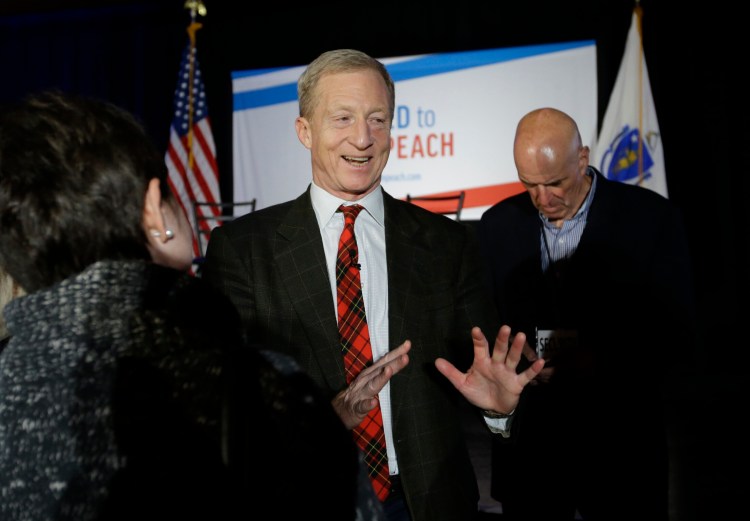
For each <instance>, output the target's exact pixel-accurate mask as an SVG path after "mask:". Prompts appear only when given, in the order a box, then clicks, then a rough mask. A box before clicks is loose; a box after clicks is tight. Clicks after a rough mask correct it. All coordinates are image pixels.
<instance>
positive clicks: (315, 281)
mask: <svg viewBox="0 0 750 521" xmlns="http://www.w3.org/2000/svg"><path fill="white" fill-rule="evenodd" d="M383 198H384V208H385V234H386V250H387V257H388V258H387V264H388V288H389V290H388V305H389V316H388V320H389V331H390V333H389V336H390V338H389V340H388V344H389V346H390V348H391V349H393V348H395V347H397V346H398V345H400V344H401V343H402V342H403V341H404V340H406V339H409V340H411V341H412V346H413V347H412V350H411V352H410V353H409V356H410V362H409V365H408V366H407V367H406V368H405V369H404V370H403V371H401V372H400V373H398V374H396V375H395V376H394V377H393V378H392V380H391V406H392V422H393V434H394V438H395V444H396V447H395V448H396V452H397V455H398V462H399V471H400V476H401V481H402V485H403V488H404V491H405V495H406V498H407V502H408V504H409V507H410V510H411V513H412V517H413V519H414V521H440V520H461V521H465V520H467V519H471V516H472V515H474V513H475V512H476V510H477V501H478V498H479V494H478V489H477V483H476V478H475V475H474V471H473V469H472V466H471V461H470V459H469V454H468V451H467V448H466V444H465V440H464V438H463V431H462V424H461V419H460V415H459V404H460V402H459V400H463V398H462V397H461V396H460V394H459V393H458V392H457V391H456V390H455V389H454V388H453V386H452V385H451V384H450V382H449V381H448V380H447V379H446V378H445V377H443V376H442V375H441V374H440V373H438V372H437V370H436V369H435V366H434V361H435V359H436V358H437V357H445V358H447V359H449V360H451V361H453V362H454V363H456V364H457V365H458V366H460V367H462V368H463V369H465V368H466V367H467V365H466V364H467V363H468V362H469V361H470V360H471V358H472V357H473V349H472V343H471V336H470V329H471V327H472V326H475V325H478V326H480V327H483V328H484V330H485V332H486V333H487V334H488V336H490V337H492V338H494V336H495V334H496V332H497V331H496V327H497V326H496V325H495V323H492V322H491V318H486V317H488V313H489V317H491V316H492V314H491V311H490V310H491V305H490V303H489V300H488V298H487V297H486V295H485V293H484V289H485V288H483V287H482V285H481V277H480V271H479V268H478V266H479V265H478V255H477V252H478V250H477V248H476V243H475V240H474V236H473V234H472V231H471V230H470V229H469V228H467V227H466V226H465V225H463V224H460V223H456V222H454V221H452V220H451V219H449V218H446V217H444V216H440V215H436V214H433V213H430V212H428V211H425V210H423V209H421V208H419V207H417V206H416V205H413V204H409V203H406V202H404V201H398V200H396V199H394V198H393V197H391V196H389V195H388V194H386V193H384V194H383ZM203 276H204V277H205V278H206V279H207V280H208V281H209V282H210V283H211V284H213V285H215V286H216V287H218V288H219V289H220V290H221V291H222V292H223V293H225V294H226V295H228V296H229V298H230V299H231V300H232V301H233V302H234V304H235V306H236V307H237V309H238V310H239V312H240V315H241V317H242V320H243V322H244V323H245V325H246V328H247V330H248V332H249V334H250V335H252V336H253V339H254V340H255V341H257V342H258V343H261V344H265V345H272V346H274V347H275V348H277V349H279V350H281V351H282V352H284V353H286V354H288V355H290V356H292V357H294V358H295V359H296V360H297V361H298V362H299V363H300V365H301V366H302V367H303V369H304V370H305V371H306V372H307V373H308V374H309V375H311V376H312V378H313V379H314V380H315V381H316V382H317V383H318V384H319V385H320V386H321V387H322V388H323V389H324V390H325V391H326V392H327V393H328V394H329V396H330V397H331V398H332V397H333V396H334V395H335V394H336V393H338V392H339V391H341V390H342V389H344V387H345V386H346V381H345V376H344V366H343V358H342V354H341V346H340V343H339V336H338V326H337V319H336V316H335V313H334V307H333V305H332V303H333V295H332V294H331V281H330V280H329V276H328V271H327V269H326V265H325V255H324V251H323V243H322V239H321V235H320V231H319V228H318V224H317V221H316V219H315V214H314V211H313V207H312V202H311V199H310V194H309V190H308V191H307V192H305V193H304V194H303V195H301V196H300V197H299V198H297V199H296V200H294V201H289V202H286V203H283V204H280V205H276V206H272V207H269V208H265V209H262V210H259V211H256V212H254V213H251V214H248V215H246V216H243V217H240V218H237V219H235V220H234V221H232V222H231V223H228V224H227V225H224V226H222V227H221V228H217V229H215V230H214V231H213V235H212V237H211V240H210V242H209V246H208V251H207V255H206V264H205V266H204V274H203ZM488 322H490V323H489V324H488Z"/></svg>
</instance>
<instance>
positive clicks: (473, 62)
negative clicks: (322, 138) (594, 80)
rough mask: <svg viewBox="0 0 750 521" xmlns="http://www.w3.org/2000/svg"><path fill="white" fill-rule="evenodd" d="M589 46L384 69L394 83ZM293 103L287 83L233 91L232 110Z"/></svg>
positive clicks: (463, 55)
mask: <svg viewBox="0 0 750 521" xmlns="http://www.w3.org/2000/svg"><path fill="white" fill-rule="evenodd" d="M590 45H595V41H594V40H584V41H576V42H566V43H556V44H544V45H527V46H523V47H510V48H505V49H487V50H481V51H466V52H454V53H440V54H430V55H427V56H423V57H419V58H415V59H413V60H406V61H398V62H396V63H392V64H389V65H388V64H387V65H386V68H387V69H388V72H390V74H391V77H393V81H396V82H398V81H404V80H413V79H415V78H423V77H426V76H434V75H436V74H444V73H447V72H454V71H460V70H463V69H471V68H473V67H481V66H484V65H491V64H495V63H502V62H508V61H512V60H518V59H521V58H529V57H531V56H537V55H541V54H549V53H553V52H560V51H567V50H571V49H578V48H581V47H588V46H590ZM283 69H284V67H281V68H278V69H262V70H255V71H241V72H235V73H232V78H233V79H236V78H242V77H250V76H257V75H261V74H265V73H268V72H274V71H278V70H283ZM296 100H297V83H296V82H294V83H286V84H283V85H278V86H275V87H268V88H265V89H257V90H247V91H243V92H236V93H235V94H234V110H235V111H238V110H247V109H254V108H258V107H265V106H269V105H276V104H279V103H287V102H290V101H296Z"/></svg>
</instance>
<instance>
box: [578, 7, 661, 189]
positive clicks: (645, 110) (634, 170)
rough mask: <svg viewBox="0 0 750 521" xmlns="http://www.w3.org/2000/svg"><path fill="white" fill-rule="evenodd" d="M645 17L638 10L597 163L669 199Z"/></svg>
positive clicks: (617, 176) (601, 136)
mask: <svg viewBox="0 0 750 521" xmlns="http://www.w3.org/2000/svg"><path fill="white" fill-rule="evenodd" d="M641 16H642V11H641V8H640V6H636V7H635V9H634V10H633V19H632V21H631V24H630V31H629V32H628V40H627V42H626V44H625V53H624V54H623V57H622V62H621V63H620V70H619V72H618V73H617V80H616V82H615V86H614V89H613V90H612V95H611V96H610V98H609V105H608V106H607V112H606V113H605V115H604V121H603V122H602V129H601V131H600V132H599V139H598V140H597V145H596V149H595V151H594V154H593V158H594V159H593V164H594V165H595V166H596V167H597V168H599V170H601V172H602V173H603V174H604V175H605V176H606V177H607V178H608V179H613V180H616V181H622V182H624V183H629V184H637V185H641V186H643V187H645V188H649V189H651V190H653V191H654V192H657V193H659V194H661V195H663V196H664V197H667V179H666V174H665V170H664V150H663V148H662V141H661V133H660V132H659V122H658V121H657V119H656V109H655V108H654V99H653V97H652V95H651V84H650V82H649V79H648V69H647V68H646V58H645V57H644V55H643V42H642V38H641Z"/></svg>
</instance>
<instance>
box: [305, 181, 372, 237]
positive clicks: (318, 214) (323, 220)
mask: <svg viewBox="0 0 750 521" xmlns="http://www.w3.org/2000/svg"><path fill="white" fill-rule="evenodd" d="M310 198H311V199H312V205H313V210H315V218H316V219H317V221H318V226H319V227H320V228H321V229H323V228H324V227H325V226H326V225H327V224H328V221H330V220H331V217H333V215H334V214H335V213H336V211H337V210H338V209H339V206H340V205H342V204H359V205H361V206H363V207H364V208H365V210H367V213H369V214H370V215H371V216H372V218H373V219H375V222H377V223H378V224H379V225H380V226H384V224H385V211H384V209H383V191H382V190H381V189H380V187H378V188H377V189H376V190H373V191H372V192H370V193H369V194H367V195H366V196H364V197H363V198H362V199H359V200H357V201H346V200H344V199H339V198H338V197H336V196H335V195H331V194H329V193H328V192H326V191H325V190H324V189H322V188H321V187H319V186H318V185H316V184H315V182H314V181H313V182H312V183H311V186H310Z"/></svg>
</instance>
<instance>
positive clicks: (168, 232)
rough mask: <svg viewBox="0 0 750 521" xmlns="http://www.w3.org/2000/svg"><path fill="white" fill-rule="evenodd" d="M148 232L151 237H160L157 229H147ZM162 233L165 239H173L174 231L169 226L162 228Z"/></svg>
mask: <svg viewBox="0 0 750 521" xmlns="http://www.w3.org/2000/svg"><path fill="white" fill-rule="evenodd" d="M148 233H149V234H150V235H151V237H161V232H159V230H149V232H148ZM164 235H165V237H166V238H167V240H169V239H174V232H173V231H172V230H170V229H169V228H166V229H165V230H164Z"/></svg>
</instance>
